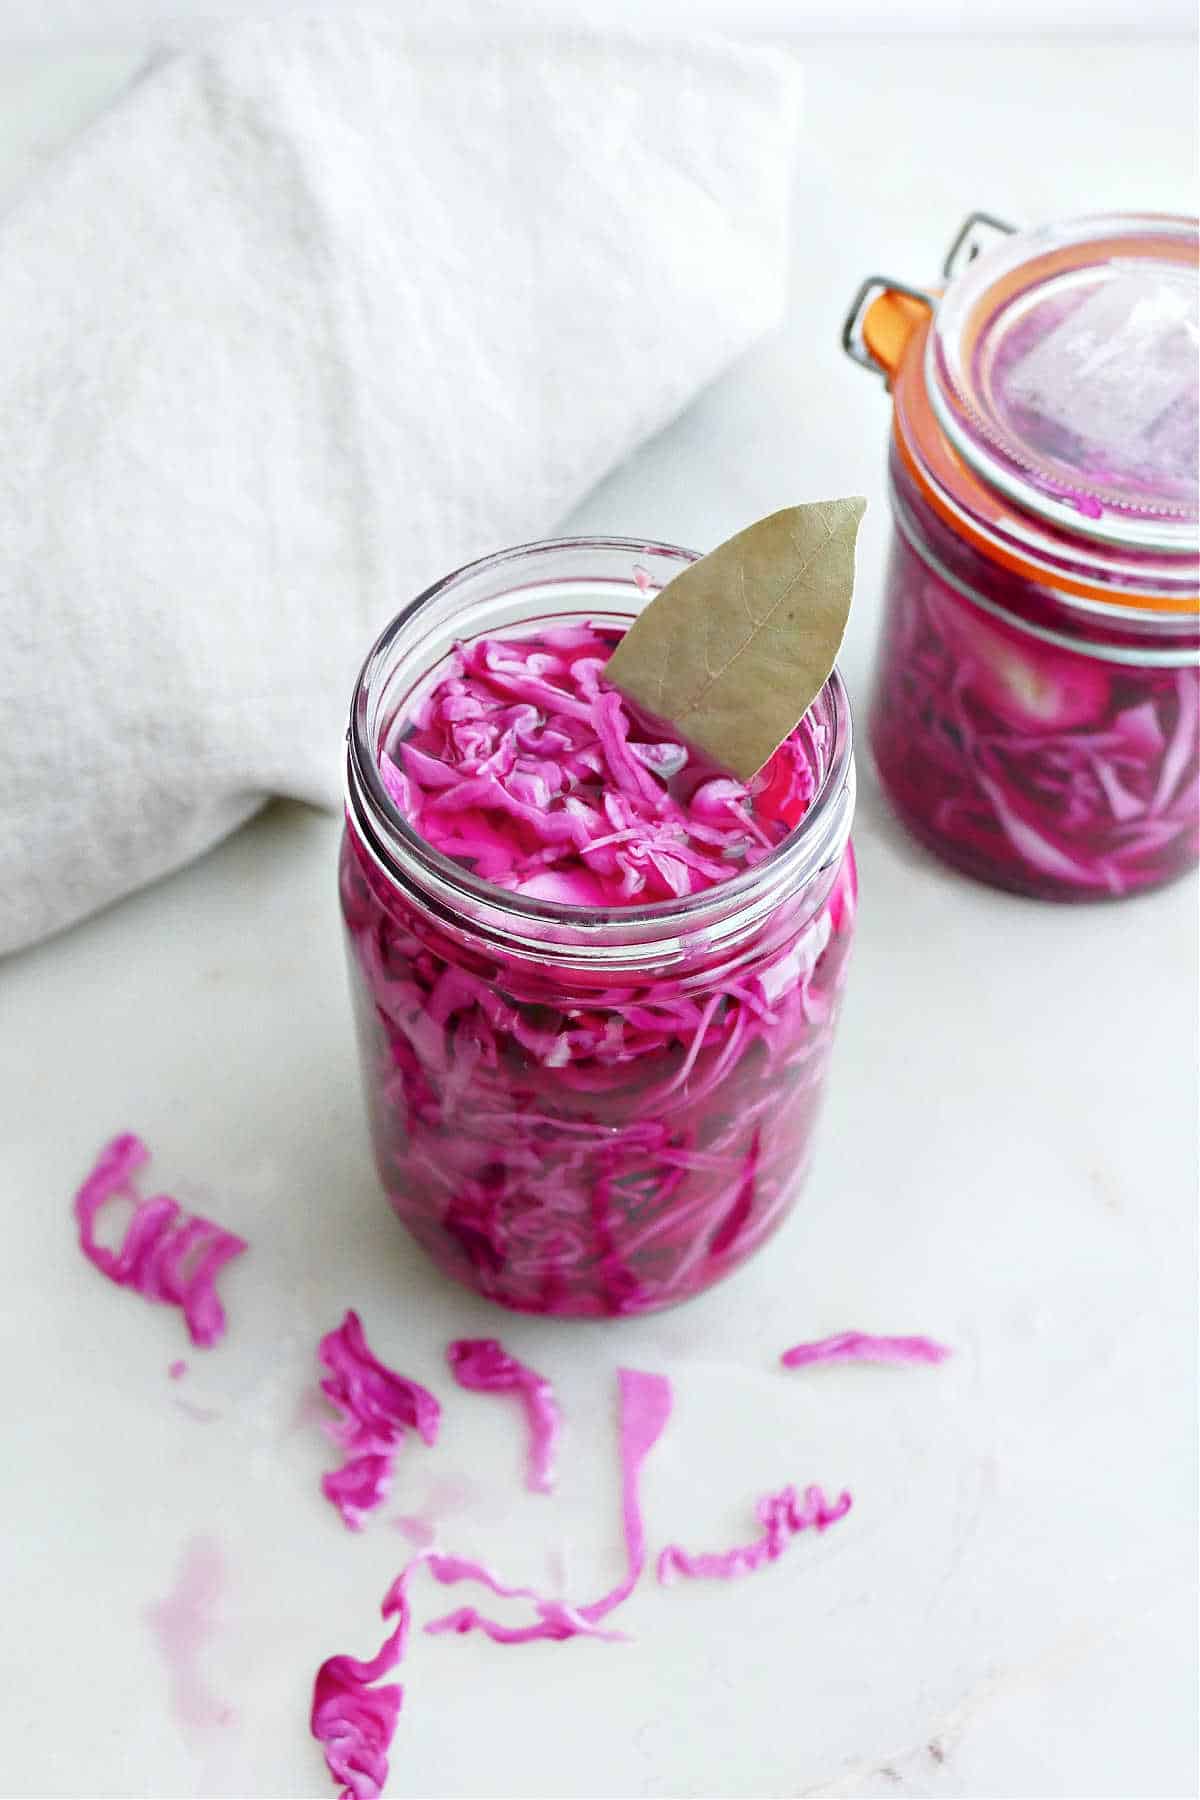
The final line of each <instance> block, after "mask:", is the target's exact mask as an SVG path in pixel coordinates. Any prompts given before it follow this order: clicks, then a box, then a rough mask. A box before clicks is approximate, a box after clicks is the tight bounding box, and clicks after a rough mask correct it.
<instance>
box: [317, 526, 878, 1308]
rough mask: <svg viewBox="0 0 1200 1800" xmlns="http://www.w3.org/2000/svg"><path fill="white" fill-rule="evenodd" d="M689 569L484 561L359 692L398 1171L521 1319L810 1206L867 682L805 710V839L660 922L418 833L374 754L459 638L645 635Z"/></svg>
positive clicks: (366, 902) (363, 970) (646, 1295)
mask: <svg viewBox="0 0 1200 1800" xmlns="http://www.w3.org/2000/svg"><path fill="white" fill-rule="evenodd" d="M692 560H694V559H693V557H692V555H691V553H690V552H688V551H686V550H679V549H674V548H671V547H670V546H667V545H663V544H645V543H639V542H636V541H633V540H626V539H622V538H590V539H570V540H567V539H564V540H561V541H557V542H548V543H542V544H532V545H527V546H524V547H522V548H519V549H516V550H509V551H504V552H502V553H500V554H498V555H495V556H490V557H487V558H485V559H484V560H483V561H481V562H477V563H472V564H470V565H469V566H468V567H466V568H463V569H460V570H458V571H457V572H456V573H454V574H452V575H449V576H447V577H446V579H445V580H444V581H440V582H438V583H437V584H436V585H435V586H434V587H431V588H430V589H428V590H427V591H426V592H425V593H424V594H422V595H420V596H419V598H418V599H416V600H414V601H413V602H412V604H411V605H409V606H408V607H406V608H405V609H404V611H403V612H401V613H400V614H399V616H398V617H397V618H396V619H395V620H394V621H393V622H392V624H391V625H389V626H388V628H387V630H386V631H385V632H384V633H383V635H382V636H381V637H380V638H379V640H378V642H377V643H376V644H375V647H374V648H373V649H372V651H371V653H370V655H369V656H368V658H367V661H366V664H365V665H364V668H363V671H362V674H361V676H360V678H359V682H358V686H357V688H356V690H355V693H354V699H353V705H352V711H351V718H350V726H349V732H348V740H347V742H348V750H347V808H346V829H345V834H344V837H343V842H342V852H341V869H340V881H341V901H342V910H343V915H344V918H345V924H346V932H347V942H348V949H349V962H350V971H351V984H352V989H353V996H354V1005H355V1012H356V1020H357V1028H358V1036H359V1045H360V1051H361V1058H362V1069H363V1078H364V1082H365V1086H366V1093H367V1102H368V1111H369V1115H370V1123H371V1131H372V1136H373V1140H374V1147H375V1155H376V1161H377V1165H378V1169H379V1174H380V1178H381V1181H382V1183H383V1186H384V1189H385V1190H386V1192H387V1195H388V1198H389V1200H390V1201H391V1204H392V1206H393V1208H394V1209H395V1211H396V1213H397V1214H398V1216H399V1218H400V1219H401V1220H402V1221H403V1223H404V1224H405V1225H406V1226H407V1227H408V1229H409V1231H410V1232H411V1233H412V1235H413V1236H414V1237H415V1238H416V1239H417V1241H418V1243H420V1244H421V1245H422V1246H423V1247H424V1249H425V1250H426V1251H428V1253H429V1254H430V1256H431V1257H432V1258H433V1260H434V1262H435V1263H436V1264H437V1265H438V1267H439V1268H440V1269H441V1270H442V1271H443V1272H444V1273H445V1274H446V1275H449V1276H451V1277H452V1278H453V1279H455V1280H457V1281H460V1282H462V1283H464V1284H465V1285H466V1286H468V1287H470V1288H473V1289H474V1290H475V1291H476V1292H478V1293H480V1294H483V1295H485V1296H487V1298H489V1299H492V1300H496V1301H499V1302H500V1303H502V1304H503V1305H505V1306H509V1307H513V1308H516V1309H517V1310H520V1311H524V1312H536V1313H553V1314H559V1315H563V1316H576V1317H586V1316H600V1315H606V1314H628V1313H638V1312H644V1311H650V1310H653V1309H655V1308H658V1307H662V1306H668V1305H671V1304H673V1303H674V1302H676V1301H679V1300H683V1299H686V1298H687V1297H689V1296H690V1295H693V1294H697V1293H700V1292H701V1291H702V1290H703V1289H705V1288H707V1287H709V1286H710V1285H711V1284H712V1283H713V1282H715V1281H718V1280H720V1279H721V1278H722V1277H724V1276H725V1275H727V1274H729V1273H730V1271H731V1270H733V1269H735V1268H736V1267H737V1266H738V1265H739V1264H740V1263H742V1262H743V1261H744V1260H745V1259H746V1257H748V1256H749V1255H750V1254H751V1253H752V1252H753V1251H754V1250H756V1249H757V1248H758V1247H759V1245H760V1244H762V1243H763V1242H764V1241H765V1239H766V1238H767V1237H768V1236H769V1235H770V1234H771V1232H773V1231H774V1230H775V1228H776V1227H777V1226H778V1225H779V1224H780V1222H781V1220H782V1219H783V1218H784V1216H785V1215H786V1213H787V1212H788V1210H789V1209H790V1207H791V1206H792V1204H793V1202H794V1200H795V1199H796V1195H797V1192H798V1189H799V1186H800V1183H801V1181H802V1178H803V1176H804V1173H805V1170H806V1167H807V1164H808V1161H809V1156H810V1151H811V1145H812V1133H813V1125H814V1120H815V1117H816V1113H817V1109H818V1104H819V1101H820V1098H821V1090H822V1085H823V1082H824V1076H825V1067H826V1062H827V1060H828V1056H829V1051H830V1045H831V1040H832V1035H833V1028H834V1022H835V1018H836V1015H837V1010H838V1001H839V995H840V992H841V988H842V983H843V979H844V976H845V967H846V957H847V953H848V951H849V947H850V940H851V935H852V931H853V922H854V908H855V891H856V888H855V871H854V857H853V851H852V849H851V846H850V841H849V834H850V823H851V816H852V813H853V810H854V763H853V755H852V742H851V725H850V713H849V708H848V705H847V701H846V695H845V690H844V688H843V686H842V683H841V679H840V677H839V676H838V675H837V673H836V672H835V673H834V674H833V675H832V676H831V677H830V679H829V681H828V682H827V683H826V685H825V687H824V689H823V690H822V692H821V693H820V695H819V696H818V697H817V699H816V701H815V702H814V703H813V707H812V709H811V711H810V713H809V715H808V719H809V721H810V737H811V742H812V745H813V752H812V753H813V757H814V760H815V762H816V764H817V766H816V768H815V770H814V773H815V775H816V777H817V783H818V785H817V788H816V792H815V795H814V798H813V801H812V803H811V806H810V808H809V810H808V812H807V813H806V814H805V816H804V817H803V819H802V821H801V823H800V824H799V825H798V826H797V828H796V829H795V830H794V831H793V832H792V833H791V834H790V835H789V836H788V837H787V838H785V839H784V840H783V842H782V843H780V844H779V845H778V846H777V847H776V848H775V850H773V851H772V852H771V853H770V854H769V855H767V856H766V857H765V858H764V860H763V861H762V862H760V863H759V864H757V865H756V866H754V867H753V868H747V869H744V870H743V871H742V872H741V873H740V874H737V875H735V876H732V877H731V878H730V879H729V880H728V881H726V882H723V883H718V884H717V885H716V886H714V887H711V888H709V889H708V890H706V891H704V892H701V893H697V894H692V895H689V896H687V897H685V898H682V899H679V900H674V901H670V902H661V903H656V904H653V905H641V906H630V907H622V908H613V909H611V910H594V909H589V908H587V907H583V906H579V905H568V904H563V903H559V902H555V901H549V900H543V899H534V898H531V897H530V896H528V895H523V894H518V893H514V892H510V891H508V890H506V889H502V888H499V887H496V886H495V885H493V884H491V883H489V882H487V881H484V880H481V879H479V878H478V877H476V876H475V875H473V874H472V873H471V872H470V871H469V870H468V869H466V868H465V867H463V866H461V865H460V864H458V863H457V862H454V861H451V860H449V859H448V858H446V857H444V856H443V855H441V854H440V853H439V852H438V851H436V850H434V849H433V848H432V847H431V845H429V844H428V843H427V842H425V841H424V840H423V839H422V838H421V837H420V836H419V835H418V834H417V832H416V831H415V830H414V829H413V828H412V827H411V826H410V825H409V824H408V823H407V822H406V820H405V819H404V817H403V816H402V815H401V813H400V812H399V811H398V810H397V808H396V807H395V806H394V804H393V803H392V801H391V799H390V798H389V796H388V793H387V791H386V789H385V787H384V785H383V781H382V778H381V775H380V751H381V749H382V748H383V747H384V746H385V744H386V743H388V742H390V741H392V733H393V732H394V730H395V725H396V721H397V718H398V717H402V716H403V713H404V710H405V707H406V702H407V700H408V698H409V696H410V695H412V693H413V691H414V689H415V688H417V687H418V686H419V685H420V684H421V683H422V681H423V678H425V677H426V676H427V675H428V674H429V672H430V671H431V670H432V669H434V668H435V667H436V666H437V665H438V664H439V663H440V662H441V661H442V659H443V658H444V656H445V655H446V654H447V653H448V652H449V651H450V650H451V648H452V647H453V645H454V643H455V642H456V641H457V642H461V641H464V640H471V639H474V638H476V637H479V636H494V635H498V634H501V633H507V634H509V635H512V634H513V633H514V632H516V633H519V634H526V633H529V632H531V631H536V630H547V629H551V628H553V627H555V626H560V625H564V624H575V625H578V624H580V623H583V622H589V621H590V622H593V623H596V624H599V625H606V624H607V625H610V626H611V625H614V624H616V625H622V626H627V625H628V624H629V623H630V621H631V620H632V618H633V617H634V616H635V615H636V614H637V612H638V611H639V610H640V609H641V607H642V606H643V605H645V604H646V602H647V601H648V599H649V598H651V597H652V596H653V595H654V594H655V593H656V592H657V591H658V589H659V588H660V587H661V586H663V585H664V584H665V583H666V581H668V580H669V579H670V578H671V576H673V575H674V574H675V573H677V572H678V571H679V570H680V569H681V568H683V567H684V566H685V565H686V564H687V563H688V562H690V561H692Z"/></svg>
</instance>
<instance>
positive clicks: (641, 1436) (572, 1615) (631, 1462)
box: [425, 1369, 671, 1644]
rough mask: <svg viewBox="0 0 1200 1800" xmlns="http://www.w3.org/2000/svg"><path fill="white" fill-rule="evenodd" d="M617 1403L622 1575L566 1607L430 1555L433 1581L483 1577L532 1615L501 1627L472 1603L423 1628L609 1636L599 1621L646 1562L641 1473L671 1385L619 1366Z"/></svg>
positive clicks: (516, 1640)
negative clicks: (450, 1570) (529, 1605)
mask: <svg viewBox="0 0 1200 1800" xmlns="http://www.w3.org/2000/svg"><path fill="white" fill-rule="evenodd" d="M617 1383H618V1396H619V1402H620V1428H619V1441H620V1455H621V1519H622V1524H623V1527H624V1532H625V1556H626V1572H625V1575H624V1578H623V1579H622V1580H621V1581H619V1582H618V1583H617V1585H616V1587H614V1588H612V1589H611V1590H610V1591H609V1592H608V1593H607V1594H605V1595H603V1596H602V1598H601V1599H599V1600H593V1601H590V1602H589V1603H588V1605H586V1606H579V1607H571V1606H568V1605H566V1604H565V1603H564V1602H562V1601H559V1600H547V1599H543V1598H541V1597H539V1596H538V1595H537V1594H536V1593H534V1592H533V1591H532V1590H530V1589H528V1588H509V1587H504V1586H503V1585H501V1584H498V1583H497V1582H496V1580H495V1579H494V1578H493V1577H491V1576H487V1577H486V1578H485V1577H483V1576H481V1575H480V1573H479V1570H478V1565H476V1564H463V1563H457V1562H456V1561H454V1559H449V1558H440V1559H435V1566H434V1573H435V1574H437V1575H438V1579H439V1580H464V1579H475V1580H481V1579H486V1584H487V1585H488V1586H489V1587H490V1588H491V1589H492V1591H493V1592H494V1593H497V1594H501V1595H505V1596H511V1597H521V1598H525V1599H529V1600H532V1601H533V1603H534V1610H535V1612H536V1614H537V1617H536V1619H535V1620H533V1621H531V1623H530V1624H528V1625H524V1626H517V1627H512V1626H506V1625H501V1624H499V1623H498V1622H497V1621H496V1620H494V1619H488V1618H485V1617H484V1616H483V1615H481V1614H480V1613H478V1612H477V1611H476V1610H475V1608H474V1607H463V1608H461V1609H460V1610H459V1611H457V1612H453V1613H448V1614H447V1615H446V1616H445V1617H444V1618H441V1619H435V1620H433V1621H432V1622H431V1623H430V1624H428V1625H427V1626H426V1627H425V1629H426V1631H427V1632H430V1633H432V1634H439V1633H442V1632H447V1631H456V1632H459V1633H465V1632H468V1631H482V1632H485V1633H486V1635H487V1636H488V1637H490V1638H492V1639H493V1640H494V1641H495V1642H496V1643H500V1644H526V1643H532V1642H533V1641H534V1640H535V1639H538V1638H555V1639H563V1638H569V1637H580V1636H591V1637H611V1636H613V1635H614V1634H613V1633H611V1632H606V1631H604V1630H602V1629H601V1621H602V1620H604V1619H606V1618H607V1617H608V1616H609V1614H610V1613H612V1612H615V1610H616V1609H617V1607H618V1606H620V1605H621V1604H622V1603H623V1602H624V1601H625V1600H627V1599H628V1598H629V1596H630V1594H631V1593H632V1592H633V1590H634V1588H635V1587H636V1586H637V1584H638V1581H639V1580H640V1579H641V1575H642V1571H643V1569H644V1568H645V1566H646V1529H645V1524H644V1522H643V1519H642V1505H641V1474H642V1466H643V1464H644V1463H645V1460H646V1458H647V1456H649V1454H650V1452H651V1450H652V1449H653V1448H654V1446H655V1444H656V1443H657V1442H658V1440H659V1438H660V1437H661V1436H662V1433H663V1430H664V1428H665V1426H666V1423H667V1420H668V1419H669V1418H670V1416H671V1384H670V1382H669V1381H668V1380H667V1379H666V1377H665V1376H664V1375H650V1374H646V1373H645V1372H644V1371H642V1370H639V1369H620V1370H618V1373H617ZM436 1561H440V1562H441V1563H443V1564H445V1565H446V1566H447V1567H449V1566H451V1565H452V1564H453V1566H454V1567H456V1568H458V1569H461V1570H462V1571H464V1573H461V1574H452V1575H449V1574H439V1573H438V1569H437V1567H436Z"/></svg>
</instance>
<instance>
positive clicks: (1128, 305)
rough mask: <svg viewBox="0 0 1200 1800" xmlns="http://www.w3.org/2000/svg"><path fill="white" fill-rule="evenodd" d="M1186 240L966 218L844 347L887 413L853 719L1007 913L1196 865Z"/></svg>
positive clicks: (1199, 637) (950, 853)
mask: <svg viewBox="0 0 1200 1800" xmlns="http://www.w3.org/2000/svg"><path fill="white" fill-rule="evenodd" d="M1196 253H1197V227H1196V222H1195V221H1194V220H1187V219H1172V218H1166V217H1147V218H1135V217H1124V216H1122V217H1113V218H1105V219H1100V218H1097V219H1087V220H1083V221H1079V222H1077V223H1074V224H1069V225H1056V226H1048V227H1045V228H1043V229H1040V230H1037V231H1030V232H1021V233H1017V232H1012V231H1011V228H1008V227H1005V226H1002V225H1000V223H999V222H998V221H996V220H992V219H989V218H987V217H986V215H982V214H973V215H972V216H971V218H970V219H968V220H967V222H966V225H965V226H964V227H963V230H962V231H961V232H960V233H959V236H958V238H957V239H956V241H955V245H954V247H953V249H952V250H951V252H950V255H949V257H948V258H947V261H946V265H945V270H944V273H945V275H946V278H947V285H946V287H945V288H944V290H941V291H940V292H936V293H935V292H932V291H931V292H924V291H922V290H919V289H915V288H910V287H906V286H904V284H902V283H897V282H893V281H891V280H889V279H886V278H884V277H871V278H870V280H868V281H867V282H864V284H863V286H862V288H861V289H860V291H859V294H858V296H857V298H856V300H855V303H854V306H853V308H852V310H851V313H850V316H849V318H848V319H847V322H846V328H845V332H844V336H843V342H844V344H845V347H846V349H847V350H848V352H849V353H850V354H851V355H852V356H853V357H854V358H855V359H856V360H857V361H860V362H863V363H865V364H866V366H868V367H870V368H873V369H876V370H878V371H881V372H882V373H883V374H884V376H885V378H886V379H887V381H888V383H889V385H890V386H891V388H892V392H893V396H894V400H895V415H894V427H893V432H892V442H891V448H890V457H889V479H890V490H891V501H892V510H893V517H894V521H895V527H896V529H895V534H894V538H893V544H892V550H891V559H890V564H889V569H888V575H887V585H886V597H885V599H886V605H885V621H884V629H883V635H882V639H881V643H880V648H879V653H878V661H877V666H876V677H875V691H874V695H873V699H872V705H871V712H870V736H871V744H872V749H873V752H874V756H875V761H876V765H877V768H878V771H879V776H880V780H881V782H882V784H883V787H884V790H885V793H886V794H887V796H888V799H889V801H890V803H891V805H892V807H893V809H894V810H895V812H896V813H897V815H898V816H899V818H900V820H901V821H902V823H903V824H905V825H906V826H907V827H908V829H909V830H910V831H911V832H912V833H913V835H914V836H915V837H917V838H918V839H920V840H921V841H922V842H923V843H924V844H925V845H927V846H928V847H929V848H930V849H932V850H933V851H935V852H936V853H937V854H938V855H939V856H941V857H942V858H943V859H944V860H945V861H946V862H948V863H951V864H953V865H954V866H955V867H957V868H959V869H961V870H963V871H965V872H966V873H967V874H969V875H973V876H977V877H978V878H979V879H981V880H983V881H987V882H991V883H992V884H994V885H995V886H998V887H1003V888H1009V889H1012V890H1015V891H1016V892H1018V893H1022V894H1029V895H1034V896H1037V897H1039V898H1043V899H1050V900H1096V899H1106V898H1110V897H1112V896H1118V895H1127V894H1135V893H1138V892H1141V891H1143V890H1145V889H1148V888H1154V887H1158V886H1161V885H1162V884H1163V883H1165V882H1168V881H1170V880H1172V879H1173V878H1175V877H1176V876H1178V875H1179V874H1181V873H1182V872H1183V871H1184V870H1186V869H1188V868H1190V867H1192V866H1193V865H1194V864H1195V862H1196V860H1197V854H1198V851H1200V788H1198V785H1197V776H1198V771H1200V667H1198V661H1200V627H1198V622H1197V614H1198V611H1200V601H1198V588H1200V559H1198V536H1197V455H1196V430H1197V363H1196V332H1197V278H1196Z"/></svg>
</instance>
